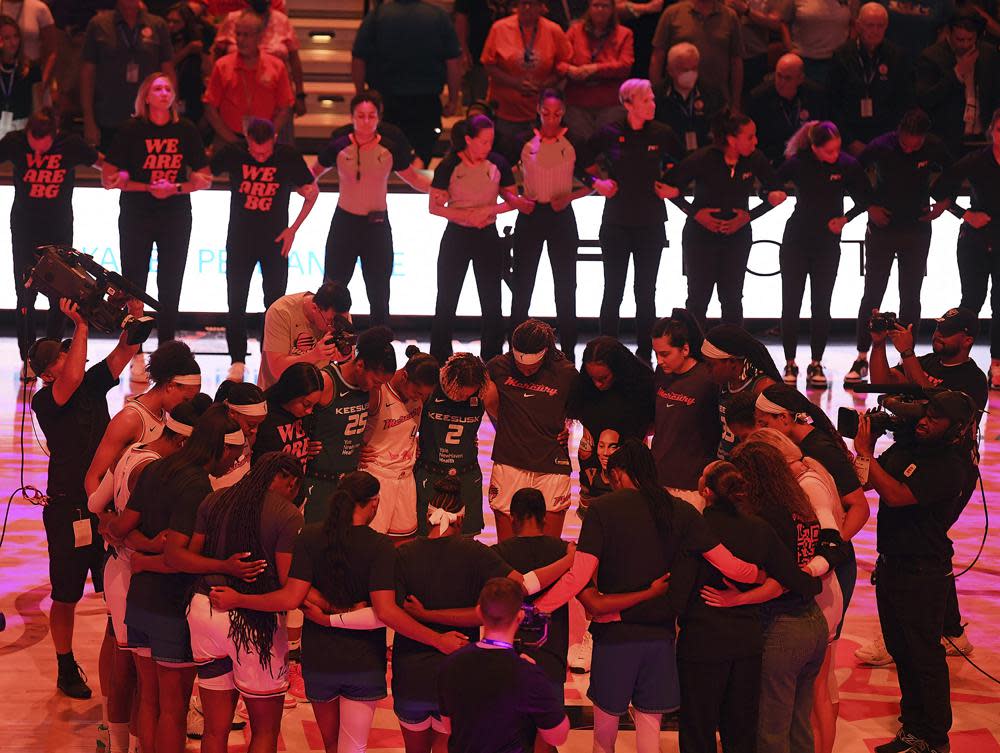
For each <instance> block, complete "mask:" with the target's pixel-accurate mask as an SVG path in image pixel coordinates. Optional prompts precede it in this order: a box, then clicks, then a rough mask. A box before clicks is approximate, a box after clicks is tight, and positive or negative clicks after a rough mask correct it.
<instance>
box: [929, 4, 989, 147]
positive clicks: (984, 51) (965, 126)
mask: <svg viewBox="0 0 1000 753" xmlns="http://www.w3.org/2000/svg"><path fill="white" fill-rule="evenodd" d="M982 30H983V23H982V20H981V19H980V18H979V17H978V16H971V15H959V14H956V15H955V16H953V17H952V19H951V21H949V23H948V31H947V33H946V34H945V35H944V37H943V38H942V39H941V40H940V41H938V42H935V43H934V44H932V45H931V46H930V47H928V48H927V49H926V50H924V51H923V53H922V54H921V55H920V59H919V60H918V61H917V104H918V105H919V106H920V107H921V108H923V109H924V110H925V111H926V112H927V114H928V115H930V117H931V130H932V131H933V132H934V133H935V134H937V135H938V136H939V137H940V138H941V139H942V140H943V141H944V143H945V146H947V147H948V149H949V150H950V151H951V152H952V154H954V155H959V154H961V153H962V152H963V151H965V150H966V147H970V146H972V147H978V146H982V145H983V144H984V143H985V142H986V139H985V137H984V135H983V134H984V129H985V128H986V126H988V125H989V119H990V114H991V113H992V112H993V110H994V109H995V108H996V107H997V105H998V104H1000V71H998V70H997V66H998V65H1000V62H998V59H997V49H996V46H995V45H989V44H986V43H985V42H983V41H982V39H981V38H980V37H981V35H982Z"/></svg>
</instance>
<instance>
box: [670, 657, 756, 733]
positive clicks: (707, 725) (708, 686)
mask: <svg viewBox="0 0 1000 753" xmlns="http://www.w3.org/2000/svg"><path fill="white" fill-rule="evenodd" d="M760 666H761V655H760V654H756V655H755V656H748V657H745V658H741V659H728V660H726V661H711V660H708V661H692V660H689V659H683V658H678V660H677V670H678V672H679V675H680V688H681V713H680V730H679V731H680V749H681V753H716V750H717V748H716V744H715V732H716V730H718V732H719V738H720V739H721V741H722V750H723V752H724V753H753V751H754V750H755V749H756V747H757V705H758V699H759V697H760Z"/></svg>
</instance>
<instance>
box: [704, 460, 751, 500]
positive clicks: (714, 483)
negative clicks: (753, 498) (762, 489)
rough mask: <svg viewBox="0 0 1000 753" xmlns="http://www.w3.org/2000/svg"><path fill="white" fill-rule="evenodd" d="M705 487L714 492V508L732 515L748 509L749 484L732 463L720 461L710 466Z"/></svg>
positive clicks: (707, 470) (706, 470) (707, 469)
mask: <svg viewBox="0 0 1000 753" xmlns="http://www.w3.org/2000/svg"><path fill="white" fill-rule="evenodd" d="M705 486H706V487H708V489H710V490H711V492H712V495H713V500H712V506H713V507H715V508H718V509H721V510H725V511H726V512H730V513H735V512H737V511H738V510H742V509H745V508H746V504H747V482H746V479H745V478H743V474H742V473H740V469H739V468H737V467H736V466H735V465H733V464H732V463H730V462H728V461H726V460H719V461H716V462H715V463H711V464H709V466H708V468H706V469H705Z"/></svg>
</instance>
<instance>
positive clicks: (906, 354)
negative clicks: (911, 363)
mask: <svg viewBox="0 0 1000 753" xmlns="http://www.w3.org/2000/svg"><path fill="white" fill-rule="evenodd" d="M913 356H914V353H913V349H912V348H911V349H910V350H904V351H902V352H900V354H899V357H900V358H913Z"/></svg>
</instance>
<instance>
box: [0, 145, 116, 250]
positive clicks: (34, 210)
mask: <svg viewBox="0 0 1000 753" xmlns="http://www.w3.org/2000/svg"><path fill="white" fill-rule="evenodd" d="M97 159H98V154H97V150H96V149H94V148H93V147H92V146H89V145H88V144H87V142H85V141H84V140H83V139H81V138H80V137H79V136H77V135H76V134H59V135H57V136H56V137H55V139H53V141H52V148H51V149H49V150H48V151H47V152H45V154H40V155H35V153H34V152H33V151H32V149H31V147H30V146H28V136H27V132H26V131H13V132H12V133H8V134H7V135H6V136H4V137H3V139H2V140H0V162H10V163H11V164H12V165H13V166H14V205H13V206H12V207H11V217H12V218H14V217H17V218H21V219H25V220H27V221H29V222H31V221H34V222H33V224H34V225H36V226H48V227H52V226H55V227H54V228H53V232H52V236H53V237H60V233H61V235H62V236H65V235H67V234H69V235H72V232H73V203H72V201H73V187H74V185H75V183H76V172H75V171H74V168H75V167H76V166H77V165H93V164H94V163H95V162H97ZM57 229H58V231H59V232H56V231H57Z"/></svg>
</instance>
